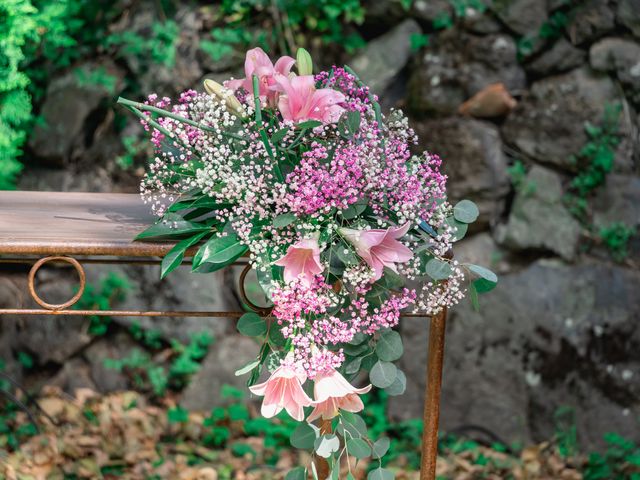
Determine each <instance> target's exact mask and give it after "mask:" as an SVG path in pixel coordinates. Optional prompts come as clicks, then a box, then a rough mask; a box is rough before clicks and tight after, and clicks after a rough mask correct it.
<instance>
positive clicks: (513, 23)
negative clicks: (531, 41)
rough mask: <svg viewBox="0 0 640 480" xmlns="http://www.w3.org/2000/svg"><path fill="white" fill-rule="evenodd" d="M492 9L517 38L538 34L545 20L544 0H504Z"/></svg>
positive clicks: (545, 7) (496, 3)
mask: <svg viewBox="0 0 640 480" xmlns="http://www.w3.org/2000/svg"><path fill="white" fill-rule="evenodd" d="M492 8H493V10H494V11H495V12H496V14H497V15H498V17H499V18H500V20H502V21H503V22H504V24H505V25H506V26H507V27H508V28H509V29H510V30H512V31H513V32H515V33H517V34H518V35H519V36H522V35H533V34H536V33H538V31H539V30H540V27H541V26H542V24H543V23H544V22H545V21H546V20H547V1H546V0H506V1H499V2H493V3H492Z"/></svg>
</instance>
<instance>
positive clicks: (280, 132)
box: [271, 127, 289, 144]
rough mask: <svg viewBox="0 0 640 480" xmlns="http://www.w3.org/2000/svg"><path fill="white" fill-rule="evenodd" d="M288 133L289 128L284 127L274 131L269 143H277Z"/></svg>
mask: <svg viewBox="0 0 640 480" xmlns="http://www.w3.org/2000/svg"><path fill="white" fill-rule="evenodd" d="M288 131H289V127H284V128H281V129H280V130H278V131H276V132H275V133H274V134H273V135H271V142H272V143H274V144H276V143H279V142H280V141H281V140H282V139H283V138H284V137H285V135H286V134H287V132H288Z"/></svg>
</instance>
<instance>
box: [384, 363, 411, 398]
mask: <svg viewBox="0 0 640 480" xmlns="http://www.w3.org/2000/svg"><path fill="white" fill-rule="evenodd" d="M406 389H407V377H406V375H405V374H404V372H403V371H402V370H400V369H398V372H397V374H396V379H395V380H394V381H393V383H392V384H391V385H389V386H388V387H387V388H385V389H384V391H385V392H386V393H387V394H388V395H391V396H392V397H395V396H398V395H402V394H403V393H404V392H405V390H406Z"/></svg>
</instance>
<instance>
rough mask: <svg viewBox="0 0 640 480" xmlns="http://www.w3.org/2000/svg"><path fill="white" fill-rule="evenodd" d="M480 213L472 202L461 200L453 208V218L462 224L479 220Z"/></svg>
mask: <svg viewBox="0 0 640 480" xmlns="http://www.w3.org/2000/svg"><path fill="white" fill-rule="evenodd" d="M478 215H480V211H479V210H478V206H477V205H476V204H475V203H473V202H472V201H471V200H461V201H459V202H458V203H456V206H455V207H453V216H454V217H455V219H456V220H458V221H459V222H462V223H473V222H475V221H476V220H477V218H478Z"/></svg>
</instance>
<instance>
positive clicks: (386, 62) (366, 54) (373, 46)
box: [351, 19, 422, 99]
mask: <svg viewBox="0 0 640 480" xmlns="http://www.w3.org/2000/svg"><path fill="white" fill-rule="evenodd" d="M421 32H422V30H421V29H420V25H418V23H417V22H416V21H415V20H412V19H408V20H405V21H404V22H402V23H401V24H400V25H398V26H396V27H394V28H393V29H392V30H390V31H389V32H387V33H385V34H384V35H382V36H380V37H378V38H376V39H374V40H373V41H371V42H369V43H368V44H367V46H366V47H365V48H364V50H363V51H362V52H361V53H359V54H358V55H357V56H356V57H355V58H354V59H353V60H352V61H351V67H352V68H353V69H354V71H355V72H356V73H357V74H358V76H359V77H360V79H361V80H362V81H363V82H364V83H365V84H366V85H368V86H369V87H370V88H371V91H372V92H373V93H375V94H376V95H378V96H380V98H381V99H384V93H385V91H386V90H387V88H389V87H390V86H391V84H392V83H393V81H394V79H395V78H396V76H397V75H398V73H399V72H400V71H401V70H402V69H403V68H404V67H405V65H406V64H407V62H408V61H409V58H410V56H411V41H410V39H411V35H418V34H420V33H421Z"/></svg>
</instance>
